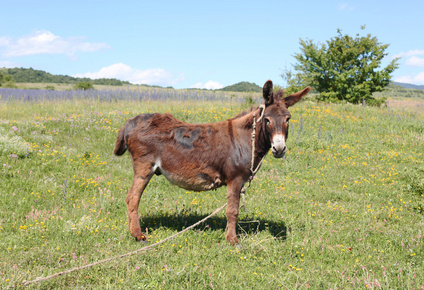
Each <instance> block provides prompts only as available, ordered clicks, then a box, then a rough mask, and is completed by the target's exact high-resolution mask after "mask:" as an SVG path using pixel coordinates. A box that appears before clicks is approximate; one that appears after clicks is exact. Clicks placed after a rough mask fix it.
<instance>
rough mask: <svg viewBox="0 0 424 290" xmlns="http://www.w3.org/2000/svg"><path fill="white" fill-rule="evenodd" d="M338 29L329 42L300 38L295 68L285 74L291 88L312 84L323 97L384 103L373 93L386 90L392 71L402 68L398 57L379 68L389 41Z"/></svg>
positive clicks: (289, 89)
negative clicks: (351, 33) (349, 33)
mask: <svg viewBox="0 0 424 290" xmlns="http://www.w3.org/2000/svg"><path fill="white" fill-rule="evenodd" d="M363 28H364V27H362V29H363ZM337 32H338V35H337V36H336V37H334V38H331V39H330V40H328V41H327V42H326V43H325V44H315V43H313V42H312V41H311V40H307V41H305V40H302V39H300V45H301V47H300V49H301V53H298V54H295V55H294V57H295V58H296V60H297V63H296V64H295V65H294V70H295V71H294V72H291V71H286V72H285V73H284V74H283V75H282V77H283V79H285V80H286V81H287V83H288V86H289V88H288V91H291V90H297V89H299V87H304V86H305V85H310V86H312V87H314V88H315V90H317V91H318V92H319V93H320V95H319V97H318V100H320V101H327V102H337V101H347V102H350V103H354V104H357V103H360V102H361V101H362V99H365V100H366V101H367V103H369V104H371V105H381V103H382V102H384V100H381V99H375V98H374V97H372V93H373V92H380V91H382V90H383V89H384V87H386V86H387V85H388V84H389V82H390V79H391V73H392V72H393V71H394V70H395V69H397V68H398V63H397V60H398V59H393V60H392V61H391V62H390V63H389V65H388V66H386V67H385V68H383V69H380V70H379V68H380V65H381V61H382V59H383V58H384V57H385V56H386V55H387V53H386V52H385V51H386V49H387V47H388V46H389V45H388V44H382V43H380V42H378V39H377V38H376V37H371V35H370V34H368V35H367V36H366V37H360V36H359V34H357V35H356V37H355V38H353V37H351V36H349V35H344V34H342V32H341V30H338V31H337Z"/></svg>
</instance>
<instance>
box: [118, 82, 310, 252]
mask: <svg viewBox="0 0 424 290" xmlns="http://www.w3.org/2000/svg"><path fill="white" fill-rule="evenodd" d="M310 89H311V88H310V87H307V88H305V89H303V90H302V91H299V92H297V93H295V94H291V95H289V96H287V97H285V98H282V97H283V94H284V93H283V91H282V90H278V91H277V92H274V91H273V84H272V81H270V80H269V81H267V82H266V83H265V84H264V87H263V98H264V100H265V104H264V105H261V106H260V107H258V108H256V109H253V108H252V109H251V111H250V112H247V113H246V112H245V113H241V114H239V115H237V116H236V117H234V118H232V119H229V120H226V121H222V122H217V123H210V124H188V123H185V122H183V121H180V120H178V119H176V118H174V117H173V116H172V115H171V114H160V113H155V114H141V115H138V116H136V117H133V118H131V119H129V120H128V121H127V122H126V124H125V125H124V126H122V127H121V128H120V130H119V132H118V137H117V140H116V145H115V150H114V154H115V155H117V156H120V155H122V154H124V152H125V151H126V150H127V149H128V151H129V155H130V157H131V161H132V165H133V169H134V180H133V183H132V186H131V188H130V190H129V192H128V195H127V198H126V203H127V210H128V220H129V230H130V232H131V234H132V235H133V236H134V237H135V239H136V241H143V242H146V236H145V235H144V234H143V232H142V231H141V228H140V221H139V216H138V206H139V203H140V198H141V195H142V194H143V191H144V189H145V188H146V186H147V184H148V182H149V180H150V179H151V177H152V176H153V175H154V174H156V175H161V174H162V175H163V176H165V178H166V179H167V180H168V181H169V182H171V183H172V184H174V185H177V186H179V187H182V188H185V189H187V190H193V191H206V190H211V189H216V188H218V187H221V186H223V185H226V186H227V209H226V216H227V233H226V239H227V240H228V241H229V242H230V243H231V244H232V245H235V244H238V243H239V240H238V239H237V235H236V223H237V218H238V214H239V201H240V192H241V190H242V187H243V185H244V184H245V183H246V182H247V181H248V180H249V179H251V178H253V174H254V172H256V171H257V169H259V167H260V164H261V162H262V160H263V158H264V157H265V156H266V154H267V153H268V151H269V150H270V149H271V151H272V154H273V155H274V157H275V158H281V157H283V156H284V154H285V153H286V151H287V147H286V140H287V135H288V128H289V120H290V113H289V111H288V108H289V107H290V106H293V105H294V104H295V103H297V102H298V101H299V100H300V99H301V98H302V97H303V96H305V95H306V94H307V93H308V92H309V90H310ZM252 136H253V137H254V140H252ZM252 162H253V163H252ZM253 168H256V170H255V171H254V172H253Z"/></svg>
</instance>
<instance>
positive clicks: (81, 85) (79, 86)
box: [74, 82, 94, 91]
mask: <svg viewBox="0 0 424 290" xmlns="http://www.w3.org/2000/svg"><path fill="white" fill-rule="evenodd" d="M74 89H76V90H83V91H87V90H94V87H93V84H92V83H90V82H78V83H76V84H75V85H74Z"/></svg>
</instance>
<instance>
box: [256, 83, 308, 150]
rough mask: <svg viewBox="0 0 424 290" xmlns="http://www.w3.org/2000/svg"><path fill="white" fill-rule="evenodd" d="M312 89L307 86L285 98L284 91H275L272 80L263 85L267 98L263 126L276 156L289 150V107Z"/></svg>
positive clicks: (265, 97) (264, 95)
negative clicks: (287, 143)
mask: <svg viewBox="0 0 424 290" xmlns="http://www.w3.org/2000/svg"><path fill="white" fill-rule="evenodd" d="M310 90H311V88H310V87H307V88H305V89H303V90H301V91H300V92H297V93H294V94H291V95H290V96H287V97H285V98H282V97H283V94H284V93H283V91H282V90H278V91H277V92H274V90H273V86H272V81H267V82H266V83H265V85H264V87H263V97H264V99H265V112H264V116H263V122H264V123H263V126H264V131H265V135H266V138H267V139H268V140H269V142H270V144H271V151H272V154H273V155H274V157H275V158H281V157H283V156H284V154H285V153H286V151H287V146H286V140H287V137H288V133H289V120H290V117H291V115H290V112H289V110H288V108H289V107H291V106H293V105H294V104H296V103H297V102H298V101H299V100H300V99H301V98H302V97H303V96H305V95H306V94H307V93H308V92H309V91H310Z"/></svg>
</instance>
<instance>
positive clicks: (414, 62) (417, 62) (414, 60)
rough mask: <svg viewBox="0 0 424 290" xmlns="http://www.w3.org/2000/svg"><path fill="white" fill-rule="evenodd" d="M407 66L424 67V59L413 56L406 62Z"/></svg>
mask: <svg viewBox="0 0 424 290" xmlns="http://www.w3.org/2000/svg"><path fill="white" fill-rule="evenodd" d="M405 64H406V65H409V66H424V58H421V57H418V56H412V57H410V58H408V59H407V60H406V61H405Z"/></svg>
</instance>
